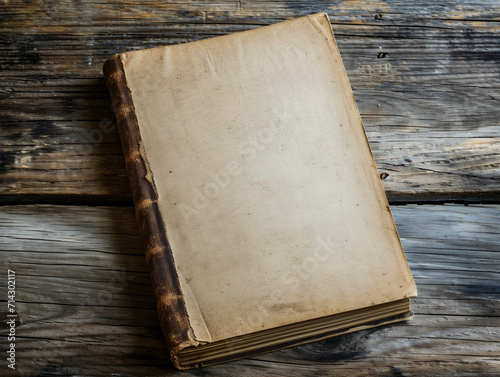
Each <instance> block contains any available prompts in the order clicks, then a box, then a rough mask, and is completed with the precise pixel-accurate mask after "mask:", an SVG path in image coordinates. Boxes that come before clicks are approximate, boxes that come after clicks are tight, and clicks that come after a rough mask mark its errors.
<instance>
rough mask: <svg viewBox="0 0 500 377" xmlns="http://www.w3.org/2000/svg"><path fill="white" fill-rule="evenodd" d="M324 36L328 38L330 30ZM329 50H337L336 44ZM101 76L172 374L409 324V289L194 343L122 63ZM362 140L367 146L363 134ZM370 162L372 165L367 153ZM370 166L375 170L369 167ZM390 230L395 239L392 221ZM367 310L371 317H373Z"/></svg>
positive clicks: (111, 62) (117, 59) (109, 65)
mask: <svg viewBox="0 0 500 377" xmlns="http://www.w3.org/2000/svg"><path fill="white" fill-rule="evenodd" d="M306 17H316V18H317V19H318V20H321V22H325V23H326V21H325V19H324V18H326V20H327V21H328V25H330V23H329V19H328V15H327V14H326V13H319V14H315V15H311V16H306ZM330 32H331V33H332V34H331V35H332V37H333V31H332V30H331V27H330ZM221 38H224V37H221ZM333 43H335V42H333ZM335 48H337V47H336V43H335ZM341 65H342V63H341ZM103 72H104V77H105V79H106V85H107V87H108V90H109V92H110V94H111V99H112V103H113V108H114V111H115V116H116V120H117V125H118V129H119V134H120V139H121V143H122V148H123V152H124V157H125V164H126V169H127V173H128V176H129V180H130V185H131V189H132V194H133V199H134V205H135V213H136V218H137V221H138V224H139V228H140V233H141V236H142V238H143V243H144V245H145V254H146V261H147V265H148V268H149V270H150V273H151V279H152V285H153V288H154V292H155V296H156V301H157V306H158V315H159V319H160V324H161V328H162V332H163V334H164V338H165V341H166V343H167V347H168V350H169V355H170V358H171V360H172V362H173V364H174V366H175V367H176V368H178V369H191V368H195V367H201V366H206V365H211V364H216V363H221V362H225V361H230V360H234V359H238V358H242V357H246V356H249V355H254V354H258V353H263V352H267V351H270V350H276V349H281V348H286V347H291V346H295V345H300V344H305V343H310V342H313V341H316V340H320V339H325V338H329V337H332V336H336V335H341V334H345V333H349V332H353V331H358V330H362V329H367V328H371V327H376V326H381V325H384V324H388V323H394V322H399V321H403V320H407V319H409V318H411V316H412V314H413V313H412V312H411V309H410V306H409V303H410V302H409V298H408V297H411V296H416V290H415V288H414V285H413V294H410V295H409V296H405V297H403V298H402V299H400V300H397V301H392V302H389V303H387V304H382V305H376V306H372V307H367V308H363V309H358V310H353V311H350V312H345V313H340V314H335V315H331V316H328V317H323V318H315V319H311V320H307V321H304V322H301V323H298V324H291V325H285V326H281V327H277V328H275V329H272V331H270V330H266V331H261V332H256V333H252V334H248V335H245V336H237V337H233V338H229V339H227V340H220V341H216V342H214V343H210V342H208V343H207V342H202V341H201V340H199V339H197V338H196V336H195V332H194V329H193V327H194V325H193V327H192V326H191V323H190V318H189V315H188V309H189V308H188V306H187V302H186V301H187V299H188V298H189V297H188V298H186V297H185V296H184V294H183V290H182V288H181V282H180V276H179V274H178V271H177V268H176V265H175V261H174V253H173V252H172V249H171V247H170V244H169V240H168V238H167V234H166V230H165V229H166V227H165V223H164V221H163V218H162V214H161V211H160V207H159V204H158V199H159V196H158V192H157V190H156V187H155V183H154V179H153V176H152V173H151V171H150V169H149V165H148V160H147V156H146V154H145V150H144V148H143V145H142V139H141V133H140V128H139V123H138V120H137V116H136V113H135V108H134V103H133V100H132V93H131V91H130V89H129V87H128V85H127V78H126V73H125V72H126V71H125V69H124V60H123V61H122V58H121V55H114V56H113V57H111V58H109V59H108V60H107V61H106V62H105V64H104V67H103ZM343 75H346V73H345V70H343ZM348 94H349V93H348ZM349 102H350V103H349V106H352V105H353V104H354V105H353V106H354V107H355V109H356V111H357V112H358V114H359V111H358V110H357V106H356V103H355V101H354V99H352V102H353V104H352V103H351V100H349ZM358 116H359V115H358ZM363 134H364V133H363ZM364 138H365V142H366V144H367V145H368V140H367V138H366V134H364ZM370 156H371V159H372V161H373V155H372V154H371V151H370ZM373 166H375V164H374V161H373ZM375 169H376V168H375ZM381 192H382V194H380V193H379V195H378V199H379V200H382V201H385V204H386V208H387V209H388V211H389V213H390V210H389V206H388V204H387V199H386V197H385V195H384V193H383V190H382V191H381ZM382 196H383V197H382ZM391 220H392V216H391ZM392 224H393V228H394V231H395V232H396V234H397V230H396V227H395V225H394V221H393V220H392ZM398 240H399V236H398ZM401 250H402V248H401ZM412 282H413V281H412ZM413 284H414V283H413ZM189 310H192V308H191V309H189ZM370 310H373V311H374V314H373V315H372V314H371V313H370ZM307 329H309V330H307ZM282 334H285V335H282ZM286 334H289V335H286ZM259 339H261V340H259ZM280 339H281V340H280ZM252 344H253V346H252Z"/></svg>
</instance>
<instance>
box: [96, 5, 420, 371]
mask: <svg viewBox="0 0 500 377" xmlns="http://www.w3.org/2000/svg"><path fill="white" fill-rule="evenodd" d="M104 74H105V77H106V82H107V85H108V88H109V90H110V92H111V96H112V100H113V103H114V105H115V109H116V117H117V123H118V126H119V131H120V135H121V140H122V144H123V150H124V154H125V159H126V165H127V169H128V174H129V176H130V183H131V185H132V191H133V196H134V202H135V207H136V213H137V219H138V222H139V226H140V229H141V232H142V235H143V238H144V243H145V249H146V259H147V262H148V265H149V268H150V270H151V276H152V281H153V286H154V290H155V293H156V298H157V301H158V311H159V317H160V322H161V325H162V329H163V333H164V335H165V339H166V343H167V346H168V349H169V353H170V357H171V359H172V361H173V363H174V365H175V366H176V367H177V368H180V369H187V368H192V367H199V366H204V365H209V364H213V363H218V362H223V361H228V360H232V359H236V358H240V357H245V356H248V355H252V354H255V353H260V352H264V351H267V350H272V349H278V348H283V347H288V346H293V345H298V344H304V343H307V342H312V341H315V340H318V339H324V338H327V337H331V336H335V335H338V334H343V333H347V332H351V331H355V330H359V329H366V328H368V327H373V326H378V325H382V324H387V323H391V322H395V321H401V320H404V319H407V318H408V317H410V316H411V310H410V305H409V298H410V297H412V296H415V295H416V288H415V284H414V282H413V279H412V276H411V273H410V270H409V268H408V264H407V262H406V259H405V255H404V252H403V249H402V247H401V243H400V240H399V237H398V234H397V231H396V228H395V225H394V222H393V219H392V216H391V213H390V209H389V206H388V204H387V199H386V196H385V194H384V191H383V187H382V185H381V182H380V178H379V175H378V173H377V169H376V166H375V163H374V160H373V157H372V154H371V151H370V148H369V145H368V141H367V139H366V136H365V133H364V130H363V125H362V123H361V118H360V115H359V112H358V110H357V107H356V104H355V101H354V98H353V93H352V91H351V88H350V85H349V82H348V79H347V75H346V72H345V70H344V67H343V64H342V61H341V58H340V54H339V51H338V48H337V45H336V42H335V39H334V36H333V33H332V30H331V27H330V23H329V19H328V16H327V15H326V14H315V15H311V16H307V17H301V18H298V19H295V20H290V21H286V22H282V23H279V24H276V25H271V26H266V27H262V28H258V29H254V30H251V31H245V32H241V33H236V34H232V35H227V36H221V37H217V38H212V39H207V40H202V41H196V42H191V43H185V44H179V45H172V46H165V47H158V48H153V49H148V50H142V51H133V52H128V53H124V54H120V55H116V56H113V57H112V58H110V59H109V60H107V62H106V63H105V65H104Z"/></svg>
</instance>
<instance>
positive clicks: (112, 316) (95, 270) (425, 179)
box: [0, 0, 500, 376]
mask: <svg viewBox="0 0 500 377" xmlns="http://www.w3.org/2000/svg"><path fill="white" fill-rule="evenodd" d="M0 10H1V11H0V20H1V23H0V30H1V32H0V96H1V99H2V100H1V102H0V115H1V118H0V124H1V128H0V182H1V184H0V204H2V206H0V227H1V233H0V254H1V255H0V265H1V268H0V274H1V276H2V278H1V279H0V280H1V281H2V283H1V284H0V300H1V301H2V302H1V309H0V314H1V316H0V318H1V325H0V331H1V341H0V345H1V347H0V351H1V354H2V355H3V356H2V362H0V375H2V376H4V375H5V376H10V375H23V376H63V375H75V376H76V375H79V376H80V375H91V376H94V375H95V376H102V375H110V376H135V375H138V376H142V375H148V376H163V375H172V374H176V373H178V372H176V371H174V370H173V368H172V366H171V364H170V362H169V361H168V359H167V356H166V350H165V345H164V342H163V340H162V337H161V334H160V329H159V324H158V319H157V316H156V310H155V302H154V298H153V293H152V289H151V283H150V278H149V275H148V272H147V270H146V266H145V259H144V256H143V249H142V245H141V243H140V240H139V236H138V234H137V224H136V222H135V219H134V215H133V208H132V199H131V195H130V189H129V185H128V181H127V178H126V174H125V170H124V163H123V156H122V150H121V147H120V144H119V139H118V134H117V131H116V127H115V124H114V123H113V122H112V121H111V120H112V119H113V113H112V112H111V109H110V105H111V103H110V99H109V96H108V92H107V90H106V87H105V84H104V80H103V77H102V73H101V67H102V64H103V62H104V60H105V59H106V58H107V57H109V56H111V55H112V54H115V53H119V52H124V51H129V50H134V49H140V48H146V47H154V46H160V45H164V44H172V43H180V42H187V41H193V40H197V39H202V38H207V37H212V36H216V35H222V34H227V33H231V32H237V31H240V30H247V29H251V28H255V27H259V26H261V25H267V24H270V23H275V22H278V21H281V20H285V19H288V18H292V17H297V16H301V15H305V14H309V13H314V12H318V11H326V12H328V14H329V16H330V19H331V22H332V26H333V29H334V32H335V35H336V38H337V42H338V45H339V47H340V51H341V53H342V55H343V59H344V64H345V66H346V68H347V73H348V76H349V78H350V80H351V84H352V86H353V89H354V93H355V96H356V99H357V102H358V105H359V108H360V111H361V115H362V118H363V121H364V125H365V128H366V132H367V135H368V139H369V141H370V144H371V146H372V149H373V152H374V156H375V159H376V162H377V164H378V167H379V169H380V173H381V177H382V178H383V183H384V185H385V189H386V192H387V195H388V197H389V200H390V203H391V205H392V207H391V208H392V211H393V214H394V217H395V220H396V224H397V226H398V229H399V231H400V235H401V238H402V241H403V246H404V247H405V250H406V252H407V257H408V260H409V263H410V267H411V269H412V272H413V274H414V276H415V279H416V282H417V285H418V289H419V297H418V298H417V299H415V300H414V301H413V308H414V311H415V313H416V315H415V318H414V320H413V321H411V322H409V323H406V324H398V325H392V326H387V327H384V328H379V329H374V330H369V331H363V332H358V333H354V334H350V335H346V336H341V337H339V338H334V339H330V340H326V341H323V342H318V343H314V344H311V345H307V346H302V347H296V348H292V349H289V350H284V351H279V352H274V353H269V354H265V355H262V356H259V357H254V358H250V359H244V360H241V361H237V362H233V363H228V364H224V365H220V366H215V367H210V368H206V369H203V370H200V371H192V372H186V373H182V375H183V376H198V375H205V374H207V375H222V376H234V375H241V376H256V375H278V376H316V375H332V376H333V375H335V376H342V375H347V376H357V375H390V376H403V375H404V376H407V375H424V374H425V375H450V376H451V375H477V374H485V375H492V376H497V375H500V361H499V359H500V300H499V299H500V272H499V267H500V237H499V233H500V200H499V199H500V195H499V194H500V187H499V183H500V181H499V176H500V127H499V125H500V122H499V115H500V113H499V106H500V104H499V100H500V27H499V23H498V22H499V21H500V7H499V3H498V1H474V0H467V1H462V2H461V3H460V4H458V3H455V2H452V1H448V0H445V1H441V2H439V3H436V2H434V1H423V2H419V3H418V4H415V3H414V2H412V1H406V2H402V1H397V0H395V1H389V2H388V3H385V2H377V1H367V2H358V1H343V2H340V1H319V0H318V1H293V0H292V1H282V0H278V1H264V0H260V1H245V0H241V1H223V0H220V1H217V2H206V1H188V0H176V1H162V2H154V1H149V2H136V1H127V2H121V1H97V0H92V1H85V2H74V1H71V2H69V1H68V2H64V1H59V2H56V1H49V0H45V1H30V2H26V1H20V0H3V1H0ZM8 270H12V271H15V283H16V286H15V288H16V290H15V313H16V314H17V318H16V327H15V332H16V333H15V335H16V339H15V351H16V371H11V370H10V369H9V368H8V367H7V364H8V362H7V361H6V360H5V359H6V357H5V356H6V355H8V352H7V351H9V347H10V345H9V342H8V341H7V335H8V334H9V331H10V325H9V324H8V320H9V318H10V317H8V315H9V312H8V306H7V300H8V292H7V280H8ZM11 275H12V274H11ZM179 375H181V373H179Z"/></svg>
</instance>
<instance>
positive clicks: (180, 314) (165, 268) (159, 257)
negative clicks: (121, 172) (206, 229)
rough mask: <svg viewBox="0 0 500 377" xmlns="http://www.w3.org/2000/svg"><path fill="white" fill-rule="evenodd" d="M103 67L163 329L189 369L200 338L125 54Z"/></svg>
mask: <svg viewBox="0 0 500 377" xmlns="http://www.w3.org/2000/svg"><path fill="white" fill-rule="evenodd" d="M103 72H104V77H105V79H106V85H107V87H108V89H109V92H110V94H111V99H112V102H113V108H114V111H115V116H116V121H117V126H118V130H119V133H120V139H121V143H122V148H123V153H124V157H125V164H126V168H127V173H128V176H129V180H130V185H131V188H132V196H133V199H134V205H135V213H136V218H137V222H138V224H139V229H140V233H141V236H142V238H143V244H144V246H145V254H146V262H147V265H148V268H149V271H150V273H151V279H152V284H153V288H154V292H155V296H156V301H157V306H158V315H159V319H160V324H161V328H162V332H163V335H164V337H165V341H166V343H167V347H168V349H169V353H170V358H171V360H172V362H173V363H174V366H175V367H176V368H178V369H185V367H184V366H181V365H180V364H179V362H178V359H177V354H178V352H179V351H180V350H181V349H183V348H185V347H190V346H195V345H198V342H197V341H196V340H195V338H194V335H193V332H192V329H191V326H190V324H189V318H188V314H187V310H186V305H185V302H184V298H183V295H182V291H181V287H180V283H179V277H178V274H177V271H176V268H175V262H174V259H173V255H172V251H171V248H170V246H169V242H168V239H167V235H166V232H165V227H164V224H163V220H162V215H161V213H160V210H159V207H158V194H157V192H156V188H155V186H154V181H153V179H152V178H151V177H150V176H149V171H148V167H147V161H146V156H145V155H144V154H143V152H142V148H141V136H140V131H139V125H138V122H137V117H136V115H135V110H134V104H133V101H132V95H131V92H130V90H129V88H128V87H127V80H126V76H125V71H124V68H123V64H122V61H121V59H120V56H119V55H115V56H113V57H111V58H109V59H108V60H107V61H106V62H105V63H104V67H103Z"/></svg>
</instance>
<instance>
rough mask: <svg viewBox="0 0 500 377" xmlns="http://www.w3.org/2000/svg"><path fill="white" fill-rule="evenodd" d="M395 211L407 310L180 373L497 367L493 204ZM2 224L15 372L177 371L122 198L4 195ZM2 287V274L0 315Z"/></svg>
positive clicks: (491, 370)
mask: <svg viewBox="0 0 500 377" xmlns="http://www.w3.org/2000/svg"><path fill="white" fill-rule="evenodd" d="M393 213H394V217H395V221H396V223H397V225H398V229H399V232H400V235H401V238H402V242H403V245H404V247H405V249H406V252H407V257H408V261H409V263H410V267H411V269H412V272H413V274H414V276H415V278H416V282H417V286H418V289H419V297H418V298H417V299H415V300H414V302H413V309H414V311H415V313H416V315H415V318H414V319H413V320H412V321H410V322H409V323H407V324H397V325H394V326H387V327H384V328H379V329H374V330H369V331H362V332H359V333H355V334H351V335H346V336H341V337H338V338H334V339H330V340H326V341H323V342H317V343H314V344H311V345H307V346H302V347H296V348H293V349H289V350H284V351H279V352H274V353H271V354H266V355H262V356H258V357H254V358H252V359H245V360H242V361H238V362H234V363H229V364H224V365H219V366H215V367H210V368H206V369H204V370H203V371H201V372H198V371H192V372H187V373H186V372H183V373H182V374H183V375H188V376H197V375H199V374H200V373H202V374H209V375H210V374H213V375H217V376H219V375H220V376H233V375H236V374H238V375H241V376H254V375H255V374H256V371H258V373H262V374H265V375H278V376H299V375H300V376H316V375H335V376H364V375H370V376H372V375H405V376H406V375H408V376H413V375H415V376H418V375H423V374H429V375H443V376H453V375H466V376H467V375H471V376H473V375H478V374H480V375H491V376H495V375H498V374H499V373H500V361H499V360H498V355H499V354H500V274H499V271H500V239H499V238H498V234H499V233H500V205H489V206H462V205H447V206H430V205H425V206H416V205H410V206H401V207H393ZM0 228H1V229H2V237H0V266H1V267H0V268H1V270H2V271H4V272H3V274H4V277H5V275H6V271H7V269H11V270H14V271H15V272H16V309H17V313H18V316H19V317H18V319H19V321H20V323H18V326H17V328H16V335H17V337H16V339H17V340H16V356H17V359H16V362H17V367H18V372H19V373H20V374H21V375H25V376H37V375H38V376H40V375H43V376H56V375H69V374H71V375H89V376H93V375H95V376H100V375H107V374H113V373H114V374H116V375H120V376H134V375H149V376H164V375H174V374H176V373H177V372H175V371H174V370H173V369H172V367H171V365H170V363H169V362H168V360H167V356H166V353H165V345H164V343H163V340H162V337H161V333H160V329H159V323H158V319H157V316H156V309H155V300H154V298H153V293H152V288H151V283H150V279H149V274H148V272H147V269H146V265H145V260H144V256H143V249H142V245H141V242H140V238H139V235H138V233H137V225H136V223H135V219H134V214H133V209H132V208H131V207H85V206H46V205H44V206H39V205H36V206H4V207H0ZM4 280H5V279H4ZM6 295H7V292H6V285H5V281H4V283H2V284H0V301H1V303H2V305H1V309H0V314H1V316H2V317H3V318H4V319H5V318H6V315H7V313H6V303H5V301H6ZM6 327H7V325H6V323H5V321H3V320H2V322H1V325H0V334H1V339H2V341H1V342H0V344H1V347H2V351H5V350H6V347H7V345H6V344H7V342H6V337H5V336H4V335H5V334H6V333H7V328H6ZM2 373H3V374H4V372H2ZM179 374H180V373H179Z"/></svg>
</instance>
